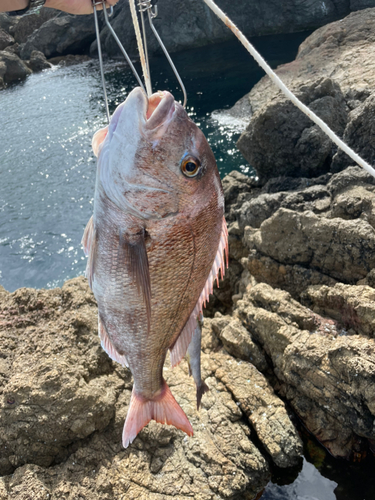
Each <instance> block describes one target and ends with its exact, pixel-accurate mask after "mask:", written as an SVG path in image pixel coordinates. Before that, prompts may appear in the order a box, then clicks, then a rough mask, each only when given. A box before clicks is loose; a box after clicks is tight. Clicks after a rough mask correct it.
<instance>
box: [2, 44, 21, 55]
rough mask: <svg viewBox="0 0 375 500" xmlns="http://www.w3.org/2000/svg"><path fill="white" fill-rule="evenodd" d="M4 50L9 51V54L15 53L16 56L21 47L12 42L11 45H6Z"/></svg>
mask: <svg viewBox="0 0 375 500" xmlns="http://www.w3.org/2000/svg"><path fill="white" fill-rule="evenodd" d="M4 51H5V52H9V53H10V54H15V55H16V56H18V57H20V53H21V47H20V45H19V44H18V43H14V44H13V45H8V47H6V48H5V49H4Z"/></svg>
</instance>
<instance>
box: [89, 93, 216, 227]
mask: <svg viewBox="0 0 375 500" xmlns="http://www.w3.org/2000/svg"><path fill="white" fill-rule="evenodd" d="M93 149H94V152H95V153H96V154H97V155H98V176H99V179H100V183H101V186H102V188H103V190H104V192H105V193H106V195H107V197H108V198H109V199H110V200H111V201H112V202H114V203H115V204H116V205H117V206H118V207H119V208H121V209H122V210H126V211H128V212H129V213H132V214H133V215H136V216H138V217H142V218H145V219H153V218H157V219H159V218H164V217H167V216H171V215H174V214H176V213H181V212H189V213H191V212H194V211H196V210H198V211H199V210H202V204H203V205H205V202H207V200H208V199H209V198H210V194H214V195H215V196H216V201H217V205H218V207H219V209H220V211H221V212H223V206H224V198H223V194H222V188H221V182H220V177H219V173H218V170H217V166H216V161H215V158H214V155H213V153H212V151H211V148H210V147H209V145H208V142H207V140H206V138H205V137H204V134H203V133H202V131H201V130H200V129H199V128H198V127H197V125H196V124H195V123H194V122H193V121H192V120H191V119H190V118H189V116H188V115H187V113H186V111H185V109H184V108H183V107H182V106H181V105H180V104H179V103H177V102H176V101H175V100H174V98H173V96H172V94H170V93H169V92H167V91H163V92H157V93H155V94H153V95H152V96H151V97H149V98H147V96H146V94H145V93H144V91H143V90H142V89H141V88H139V87H137V88H135V89H134V90H133V91H132V92H131V93H130V94H129V96H128V97H127V99H126V100H125V102H124V103H122V104H121V105H120V106H118V108H117V109H116V111H115V113H114V114H113V117H112V119H111V122H110V125H109V127H106V129H102V130H100V131H98V132H97V133H96V134H95V135H94V138H93Z"/></svg>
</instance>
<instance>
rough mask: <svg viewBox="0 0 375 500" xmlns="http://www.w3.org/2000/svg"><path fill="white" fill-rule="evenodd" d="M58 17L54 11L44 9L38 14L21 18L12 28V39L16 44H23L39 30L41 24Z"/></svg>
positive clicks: (57, 13)
mask: <svg viewBox="0 0 375 500" xmlns="http://www.w3.org/2000/svg"><path fill="white" fill-rule="evenodd" d="M58 15H60V16H61V12H60V13H59V12H58V11H56V10H55V9H48V8H47V7H44V8H43V9H41V10H40V12H38V14H28V15H27V16H21V17H20V18H19V20H18V21H17V23H16V24H15V26H14V39H15V41H16V42H18V43H25V42H26V41H27V39H28V37H29V36H31V35H32V34H33V33H34V31H36V30H37V29H39V28H40V27H41V26H42V24H44V23H45V22H46V21H48V20H49V19H53V18H55V17H57V16H58Z"/></svg>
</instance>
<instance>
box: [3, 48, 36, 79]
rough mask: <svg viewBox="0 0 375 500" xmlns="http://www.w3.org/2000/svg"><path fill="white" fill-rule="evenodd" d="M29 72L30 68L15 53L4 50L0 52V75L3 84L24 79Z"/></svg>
mask: <svg viewBox="0 0 375 500" xmlns="http://www.w3.org/2000/svg"><path fill="white" fill-rule="evenodd" d="M30 74H31V70H30V69H29V68H28V67H27V66H26V64H25V63H24V62H23V61H21V59H20V58H19V57H18V56H16V54H13V53H11V52H8V51H5V50H3V51H1V52H0V76H1V78H3V80H4V83H5V84H8V83H14V82H18V81H20V80H24V79H25V78H26V77H27V76H28V75H30Z"/></svg>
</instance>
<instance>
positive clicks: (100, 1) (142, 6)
mask: <svg viewBox="0 0 375 500" xmlns="http://www.w3.org/2000/svg"><path fill="white" fill-rule="evenodd" d="M156 2H157V0H153V1H152V0H139V2H138V7H139V12H140V14H141V21H142V32H143V43H144V47H145V57H146V64H147V70H148V74H149V75H150V65H149V60H148V51H147V40H146V28H145V23H144V17H143V13H144V12H147V15H148V21H149V24H150V28H151V29H152V31H153V33H154V35H155V37H156V39H157V41H158V42H159V45H160V47H161V48H162V50H163V52H164V54H165V56H166V58H167V60H168V62H169V64H170V66H171V68H172V70H173V72H174V74H175V75H176V78H177V80H178V82H179V84H180V86H181V89H182V92H183V94H184V101H183V106H184V107H186V102H187V96H186V90H185V86H184V84H183V83H182V80H181V77H180V75H179V74H178V72H177V69H176V67H175V65H174V64H173V61H172V59H171V57H170V55H169V54H168V51H167V49H166V48H165V46H164V44H163V42H162V40H161V38H160V36H159V34H158V32H157V31H156V29H155V26H154V25H153V22H152V20H153V19H155V17H156V16H157V15H158V8H157V5H156ZM92 5H93V9H94V21H95V32H96V40H97V44H98V56H99V65H100V74H101V80H102V86H103V93H104V103H105V110H106V114H107V120H108V123H109V122H110V120H111V118H110V114H109V107H108V98H107V90H106V86H105V77H104V68H103V54H102V47H101V42H100V32H99V23H98V12H97V6H98V5H101V6H102V8H103V12H104V20H105V23H106V25H107V26H108V29H109V31H110V33H111V34H112V36H113V38H114V39H115V41H116V43H117V45H118V46H119V48H120V50H121V52H122V54H123V56H124V57H125V59H126V61H127V63H128V64H129V66H130V68H131V70H132V71H133V74H134V76H135V78H136V79H137V82H138V84H139V86H140V87H141V88H142V89H143V90H144V92H145V93H146V91H145V87H144V85H143V82H142V80H141V78H140V76H139V75H138V73H137V71H136V69H135V67H134V65H133V63H132V62H131V60H130V57H129V56H128V54H127V52H126V50H125V49H124V47H123V45H122V43H121V42H120V40H119V38H118V36H117V35H116V32H115V30H114V29H113V28H112V26H111V24H110V22H109V17H111V16H112V15H113V7H112V6H111V7H110V12H109V14H108V12H107V9H106V6H105V1H104V0H92Z"/></svg>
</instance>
